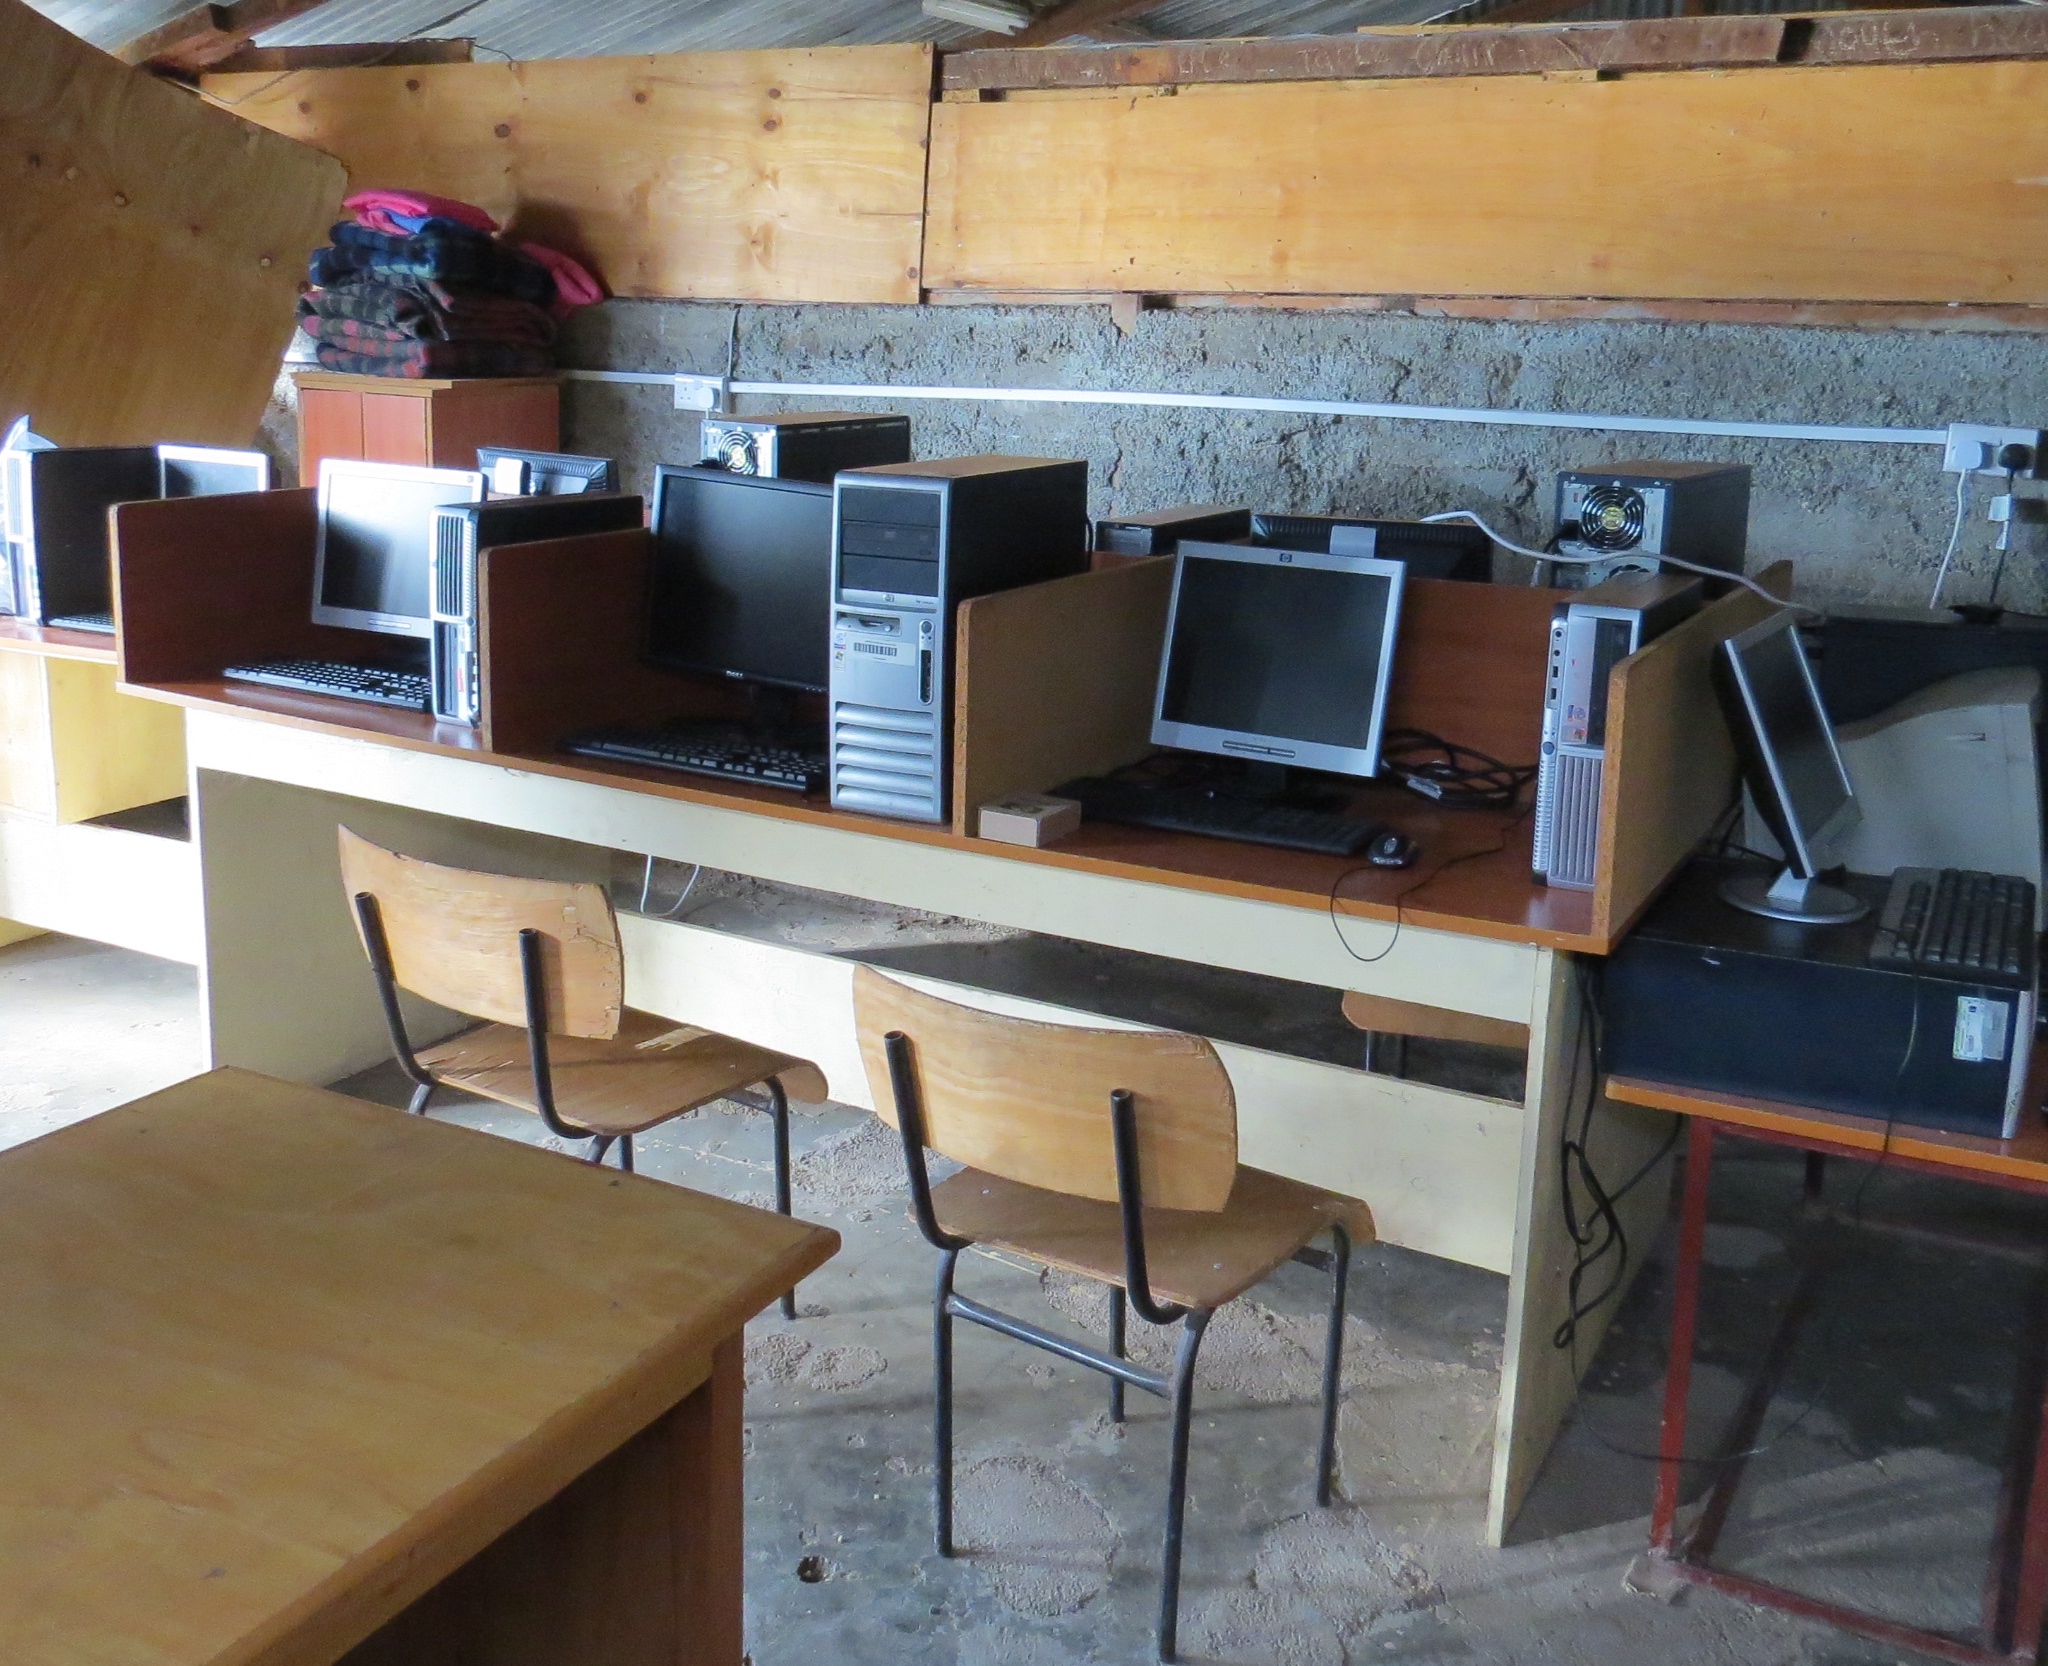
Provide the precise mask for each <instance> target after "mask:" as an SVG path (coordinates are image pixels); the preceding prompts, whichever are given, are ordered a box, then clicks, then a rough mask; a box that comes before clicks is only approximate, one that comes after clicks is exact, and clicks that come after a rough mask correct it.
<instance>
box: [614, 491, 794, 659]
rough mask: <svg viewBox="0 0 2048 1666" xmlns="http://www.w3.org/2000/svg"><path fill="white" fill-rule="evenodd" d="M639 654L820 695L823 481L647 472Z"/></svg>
mask: <svg viewBox="0 0 2048 1666" xmlns="http://www.w3.org/2000/svg"><path fill="white" fill-rule="evenodd" d="M653 518H654V568H653V580H652V595H651V597H650V601H649V607H648V632H647V657H648V658H649V659H650V660H652V661H653V662H654V663H655V664H657V665H661V666H665V667H667V668H668V669H670V670H673V671H699V672H708V673H711V674H713V675H716V676H725V677H739V678H744V679H746V680H747V681H749V682H755V683H766V684H769V685H771V686H775V687H781V688H798V689H814V690H817V691H818V692H820V693H822V692H823V691H824V689H825V686H826V681H827V673H828V667H829V659H828V655H829V645H830V641H831V635H832V626H831V618H832V488H831V487H830V486H828V485H825V484H822V483H820V482H817V481H811V480H778V479H771V478H768V477H765V476H761V475H749V474H730V473H728V472H727V471H726V470H724V469H721V468H706V467H692V468H683V467H680V466H677V465H674V464H663V465H662V466H661V467H660V468H659V469H657V470H656V471H655V477H654V517H653Z"/></svg>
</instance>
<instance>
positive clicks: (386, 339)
mask: <svg viewBox="0 0 2048 1666" xmlns="http://www.w3.org/2000/svg"><path fill="white" fill-rule="evenodd" d="M344 206H345V207H347V208H349V209H350V210H352V211H353V212H354V214H355V216H356V218H355V219H354V220H352V221H344V222H342V223H341V224H340V225H337V226H336V227H335V228H334V231H333V239H334V241H333V242H332V243H331V244H330V245H329V246H327V247H325V248H320V249H315V250H314V251H313V256H312V260H311V262H310V263H309V269H308V274H309V276H310V278H311V281H312V287H311V288H310V289H308V290H307V292H306V293H305V294H304V295H303V296H301V297H300V299H299V328H300V329H301V330H303V331H304V332H305V333H306V334H307V335H308V336H310V337H311V338H312V339H313V343H314V351H315V354H316V356H317V357H318V359H319V361H320V363H321V365H322V366H324V367H325V368H326V369H329V370H348V371H357V372H362V373H367V374H369V375H373V376H414V377H417V376H534V375H540V374H543V373H544V372H546V371H547V370H548V369H550V368H551V367H552V365H553V363H554V343H555V328H556V320H557V319H559V318H563V317H566V316H567V315H568V314H569V313H570V312H572V311H573V310H574V309H575V308H576V307H578V306H585V305H588V304H589V303H590V302H592V301H595V300H598V299H600V298H601V297H602V295H603V291H602V290H601V289H600V288H599V287H598V284H597V280H596V279H595V278H593V277H592V276H591V275H590V274H589V273H588V272H587V271H585V270H584V269H583V267H581V266H580V265H578V264H577V263H576V262H575V261H574V260H572V259H571V258H570V257H569V256H567V255H564V254H562V253H560V252H559V251H557V250H554V249H545V248H541V247H538V246H536V245H532V244H528V245H523V246H521V245H514V244H511V243H508V242H505V241H503V240H502V239H501V238H499V237H498V236H496V235H495V233H496V230H497V226H496V222H495V221H493V220H492V219H491V218H490V216H489V215H487V214H485V213H484V212H483V210H482V209H480V208H476V207H473V206H472V205H470V204H468V203H458V202H452V201H449V200H447V199H444V198H439V197H430V196H427V195H425V194H423V193H412V192H395V191H376V192H364V193H362V194H361V195H359V196H354V197H350V198H349V199H348V201H347V202H346V203H345V204H344Z"/></svg>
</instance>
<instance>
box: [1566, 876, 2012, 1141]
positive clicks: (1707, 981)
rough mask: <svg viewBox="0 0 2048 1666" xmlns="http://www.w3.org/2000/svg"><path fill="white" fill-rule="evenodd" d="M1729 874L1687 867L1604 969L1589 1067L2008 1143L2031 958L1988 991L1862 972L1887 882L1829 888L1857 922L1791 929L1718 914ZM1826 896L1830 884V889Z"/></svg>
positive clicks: (1946, 979) (1947, 975) (1895, 972)
mask: <svg viewBox="0 0 2048 1666" xmlns="http://www.w3.org/2000/svg"><path fill="white" fill-rule="evenodd" d="M1734 866H1735V865H1734V864H1731V863H1727V862H1717V861H1705V860H1701V861H1695V862H1693V863H1691V864H1690V865H1689V866H1687V867H1686V868H1685V869H1684V870H1683V871H1682V872H1681V874H1680V875H1679V877H1678V879H1677V881H1676V882H1675V883H1674V884H1673V885H1672V887H1671V889H1670V890H1669V891H1667V892H1666V893H1665V894H1664V895H1663V896H1662V897H1661V898H1659V899H1658V901H1657V903H1656V904H1655V905H1654V906H1653V907H1652V908H1651V909H1650V912H1649V913H1648V914H1647V915H1646V916H1645V917H1644V918H1643V920H1642V923H1641V924H1639V925H1638V926H1637V927H1636V928H1635V930H1634V931H1632V932H1630V933H1629V935H1628V936H1627V937H1626V938H1624V939H1623V940H1622V943H1621V945H1620V947H1619V948H1617V949H1616V950H1615V951H1614V953H1613V954H1612V955H1611V956H1609V957H1608V960H1607V962H1606V966H1605V970H1604V973H1603V975H1602V989H1601V999H1600V1010H1601V1013H1602V1018H1603V1024H1602V1035H1603V1055H1604V1057H1603V1063H1604V1065H1605V1067H1606V1069H1607V1070H1609V1071H1610V1072H1612V1073H1613V1074H1615V1075H1618V1076H1635V1077H1643V1078H1647V1079H1649V1080H1651V1081H1658V1082H1670V1083H1674V1084H1676V1085H1678V1086H1681V1087H1690V1088H1699V1089H1703V1090H1705V1091H1708V1092H1719V1093H1736V1094H1745V1095H1749V1096H1751V1097H1754V1098H1758V1099H1770V1100H1776V1101H1779V1102H1781V1103H1785V1104H1791V1105H1800V1106H1811V1107H1813V1108H1815V1109H1817V1110H1823V1111H1840V1112H1846V1113H1848V1114H1850V1115H1852V1116H1862V1117H1870V1118H1873V1119H1876V1120H1879V1121H1884V1122H1899V1123H1905V1124H1909V1125H1912V1126H1914V1127H1921V1128H1943V1129H1950V1130H1953V1131H1955V1132H1957V1133H1966V1134H1982V1135H1986V1136H1988V1137H1990V1138H1993V1139H1997V1138H2000V1137H2001V1136H2003V1137H2010V1131H2011V1130H2012V1129H2013V1128H2014V1127H2015V1126H2016V1125H2017V1118H2018V1117H2019V1116H2020V1115H2021V1114H2023V1113H2027V1112H2030V1111H2031V1107H2028V1106H2026V1105H2025V1104H2024V1088H2025V1085H2026V1076H2027V1063H2028V1058H2029V1056H2030V1053H2031V1048H2032V1043H2033V1034H2034V1005H2035V999H2034V977H2035V951H2034V944H2033V940H2032V938H2031V937H2029V938H2028V940H2027V952H2026V954H2025V957H2024V965H2023V968H2022V970H2021V972H2020V973H2019V974H2018V975H2016V976H2014V977H2012V978H2008V979H2001V980H2000V981H1998V982H1990V981H1985V979H1984V978H1983V977H1981V976H1980V977H1962V976H1960V975H1958V974H1956V973H1954V972H1944V971H1940V970H1936V969H1932V968H1929V967H1924V966H1923V967H1920V968H1918V969H1915V970H1901V969H1899V968H1897V967H1895V966H1890V965H1878V966H1873V965H1871V964H1870V962H1869V953H1870V945H1871V939H1872V937H1873V936H1874V935H1875V934H1876V931H1877V928H1878V920H1879V916H1880V914H1881V913H1882V911H1883V907H1884V901H1885V894H1886V890H1887V887H1888V882H1887V881H1885V880H1882V879H1870V878H1865V877H1863V876H1861V875H1858V874H1848V875H1845V876H1844V877H1843V878H1842V879H1841V880H1840V881H1839V882H1838V883H1839V884H1840V885H1841V887H1842V888H1843V889H1845V890H1847V891H1849V892H1850V893H1851V894H1852V895H1855V896H1857V897H1858V898H1860V899H1862V900H1863V901H1865V902H1867V903H1868V904H1869V905H1870V912H1869V913H1868V914H1866V915H1865V916H1864V917H1863V918H1862V919H1860V920H1852V921H1849V922H1847V923H1845V924H1839V925H1793V924H1790V923H1788V922H1785V921H1781V920H1767V919H1763V918H1761V917H1759V916H1758V915H1755V914H1749V913H1745V912H1744V911H1742V910H1741V909H1738V908H1735V907H1733V906H1731V905H1730V904H1728V903H1726V902H1724V901H1723V900H1722V898H1721V894H1720V884H1721V881H1722V879H1723V878H1725V877H1726V876H1727V875H1728V874H1729V872H1730V871H1732V869H1733V867H1734ZM1831 883H1837V882H1832V881H1831Z"/></svg>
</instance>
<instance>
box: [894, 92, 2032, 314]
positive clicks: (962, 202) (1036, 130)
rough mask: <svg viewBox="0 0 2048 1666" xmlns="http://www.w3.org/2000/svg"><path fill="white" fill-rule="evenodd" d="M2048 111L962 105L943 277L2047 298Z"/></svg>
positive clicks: (1216, 101)
mask: <svg viewBox="0 0 2048 1666" xmlns="http://www.w3.org/2000/svg"><path fill="white" fill-rule="evenodd" d="M1168 91H1169V92H1173V91H1174V90H1173V89H1168ZM2044 107H2048V63H2040V62H2020V63H1958V64H1928V65H1897V66H1895V65H1858V66H1854V67H1828V68H1810V69H1809V68H1784V67H1779V68H1771V69H1755V70H1736V71H1730V72H1726V73H1684V74H1674V75H1652V76H1625V77H1622V78H1621V79H1619V80H1606V81H1601V80H1591V79H1587V80H1571V81H1567V80H1539V79H1535V78H1529V77H1514V76H1509V77H1493V78H1486V79H1481V78H1468V79H1453V80H1429V79H1423V80H1406V81H1350V82H1304V83H1298V84H1294V85H1272V86H1245V85H1221V86H1219V85H1208V86H1191V87H1182V88H1180V89H1178V91H1177V95H1175V96H1157V94H1156V92H1155V91H1153V90H1149V89H1148V90H1140V91H1130V90H1121V89H1119V90H1116V91H1111V92H1101V93H1089V92H1073V93H1049V94H1042V95H1037V96H1026V97H1013V98H1010V99H1007V100H1005V101H1003V102H999V103H946V104H941V105H939V106H937V107H936V108H935V110H934V113H933V130H932V141H933V142H932V172H931V205H930V210H929V221H928V228H927V247H926V263H925V264H926V281H927V282H928V283H929V284H931V285H932V286H933V287H935V288H938V287H947V288H994V289H1009V290H1019V289H1047V290H1123V291H1130V290H1140V291H1149V292H1189V291H1205V290H1206V291H1238V290H1241V291H1255V292H1261V293H1268V294H1282V293H1284V294H1318V293H1320V294H1387V293H1396V294H1424V295H1575V296H1606V297H1640V298H1664V297H1668V298H1710V299H1713V298H1718V299H1731V300H1744V299H1774V298H1775V299H1793V300H1842V301H1929V302H1949V301H1959V302H2036V301H2042V300H2048V217H2044V215H2043V214H2042V212H2041V207H2042V202H2041V199H2042V196H2043V187H2042V186H2041V184H2040V181H2041V180H2042V179H2044V178H2048V123H2043V122H2042V121H2041V120H2040V119H2039V118H2040V111H2041V110H2042V109H2043V108H2044ZM1709 228H1711V229H1709Z"/></svg>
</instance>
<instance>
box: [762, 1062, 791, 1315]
mask: <svg viewBox="0 0 2048 1666" xmlns="http://www.w3.org/2000/svg"><path fill="white" fill-rule="evenodd" d="M763 1085H764V1086H765V1087H766V1088H767V1090H768V1114H769V1115H770V1116H771V1117H773V1118H774V1120H775V1212H776V1213H777V1214H778V1215H787V1214H788V1213H790V1201H789V1095H788V1094H787V1093H786V1092H784V1091H783V1087H782V1079H781V1078H780V1077H777V1076H771V1077H769V1078H768V1080H767V1082H765V1083H764V1084H763ZM782 1316H783V1318H785V1319H794V1318H795V1317H796V1291H795V1290H793V1289H792V1290H785V1291H783V1292H782Z"/></svg>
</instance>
